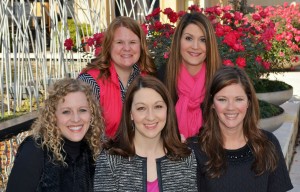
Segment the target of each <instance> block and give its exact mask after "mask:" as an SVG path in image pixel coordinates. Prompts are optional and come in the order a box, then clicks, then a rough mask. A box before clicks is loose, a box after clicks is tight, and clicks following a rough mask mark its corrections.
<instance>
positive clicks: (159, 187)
mask: <svg viewBox="0 0 300 192" xmlns="http://www.w3.org/2000/svg"><path fill="white" fill-rule="evenodd" d="M103 148H104V150H103V151H102V152H101V154H100V157H99V158H98V160H97V163H96V172H95V180H94V185H95V191H109V192H111V191H148V192H150V191H164V192H167V191H170V192H171V191H172V192H174V191H178V192H182V191H197V186H196V169H197V163H196V159H195V156H194V153H193V152H192V151H191V150H190V149H189V148H188V146H187V144H185V143H181V140H180V135H179V131H178V129H177V121H176V116H175V111H174V104H173V101H172V99H171V96H170V95H169V93H168V91H167V89H166V88H165V86H164V85H163V83H162V82H160V81H159V80H158V79H156V78H155V77H151V76H144V77H142V76H139V77H137V78H136V79H135V80H134V81H133V83H132V84H131V85H130V87H129V89H128V91H127V93H126V97H125V102H124V106H123V111H122V119H121V124H120V126H119V129H118V132H117V134H116V136H115V138H113V139H111V140H110V141H108V142H106V143H104V147H103Z"/></svg>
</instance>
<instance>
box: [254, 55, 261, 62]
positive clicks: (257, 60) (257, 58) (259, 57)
mask: <svg viewBox="0 0 300 192" xmlns="http://www.w3.org/2000/svg"><path fill="white" fill-rule="evenodd" d="M255 61H256V62H258V63H261V62H262V57H261V56H260V55H259V56H257V57H255Z"/></svg>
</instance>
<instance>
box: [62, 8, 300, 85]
mask: <svg viewBox="0 0 300 192" xmlns="http://www.w3.org/2000/svg"><path fill="white" fill-rule="evenodd" d="M188 11H197V12H202V13H203V14H205V15H206V16H207V17H208V18H209V20H210V21H211V22H212V24H213V26H214V28H215V31H216V36H217V40H218V43H219V51H220V54H221V57H222V59H223V64H224V65H237V66H239V67H240V68H244V69H245V70H246V72H247V73H248V75H249V77H250V78H251V79H252V80H253V81H254V83H255V81H256V80H257V79H259V78H260V77H261V76H262V75H268V73H269V72H271V71H276V70H278V69H281V68H283V67H284V66H285V65H286V63H290V61H293V60H295V59H296V58H295V59H294V58H293V54H294V53H295V52H300V48H299V43H300V23H299V21H300V8H299V4H293V5H288V4H284V5H283V6H276V7H266V8H263V7H261V6H256V7H254V12H253V13H250V14H247V15H244V14H243V13H241V12H238V11H234V10H233V9H232V8H231V7H230V6H225V7H220V6H214V7H209V8H206V9H200V8H199V7H198V6H197V5H192V6H190V7H189V8H188ZM160 14H164V15H166V16H167V18H168V22H166V23H162V22H161V21H159V20H158V16H159V15H160ZM184 14H186V12H185V11H179V12H178V13H177V12H174V11H173V10H172V9H171V8H166V9H164V10H161V9H160V8H156V9H154V10H153V12H152V13H151V14H149V15H148V16H146V21H145V22H144V23H143V24H142V28H143V29H144V31H145V33H146V34H147V42H148V47H149V50H150V52H151V53H152V55H153V58H154V62H155V64H156V65H157V66H160V65H164V64H166V62H167V60H168V57H169V49H170V45H171V40H172V36H173V34H174V30H175V25H174V24H175V23H176V22H177V20H178V19H180V18H181V17H182V16H183V15H184ZM103 36H104V34H103V33H100V34H99V33H97V34H95V35H94V36H93V37H91V38H89V39H88V40H87V41H86V42H84V43H83V45H88V46H91V47H92V48H94V49H95V55H97V54H98V53H99V52H100V51H101V43H102V39H103ZM65 46H66V49H67V50H71V49H72V47H73V44H72V40H71V39H67V40H66V41H65Z"/></svg>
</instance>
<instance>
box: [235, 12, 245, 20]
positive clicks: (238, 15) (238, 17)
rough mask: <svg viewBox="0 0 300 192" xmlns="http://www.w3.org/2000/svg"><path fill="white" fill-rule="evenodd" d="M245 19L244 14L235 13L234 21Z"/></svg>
mask: <svg viewBox="0 0 300 192" xmlns="http://www.w3.org/2000/svg"><path fill="white" fill-rule="evenodd" d="M242 19H243V14H242V13H240V12H237V11H236V12H234V20H237V21H240V20H242Z"/></svg>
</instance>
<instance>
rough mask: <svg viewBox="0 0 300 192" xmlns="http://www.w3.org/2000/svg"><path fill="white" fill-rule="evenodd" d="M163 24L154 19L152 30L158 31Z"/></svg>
mask: <svg viewBox="0 0 300 192" xmlns="http://www.w3.org/2000/svg"><path fill="white" fill-rule="evenodd" d="M163 27H164V26H163V25H162V23H161V22H160V21H155V23H154V30H155V31H159V30H161V29H162V28H163Z"/></svg>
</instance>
